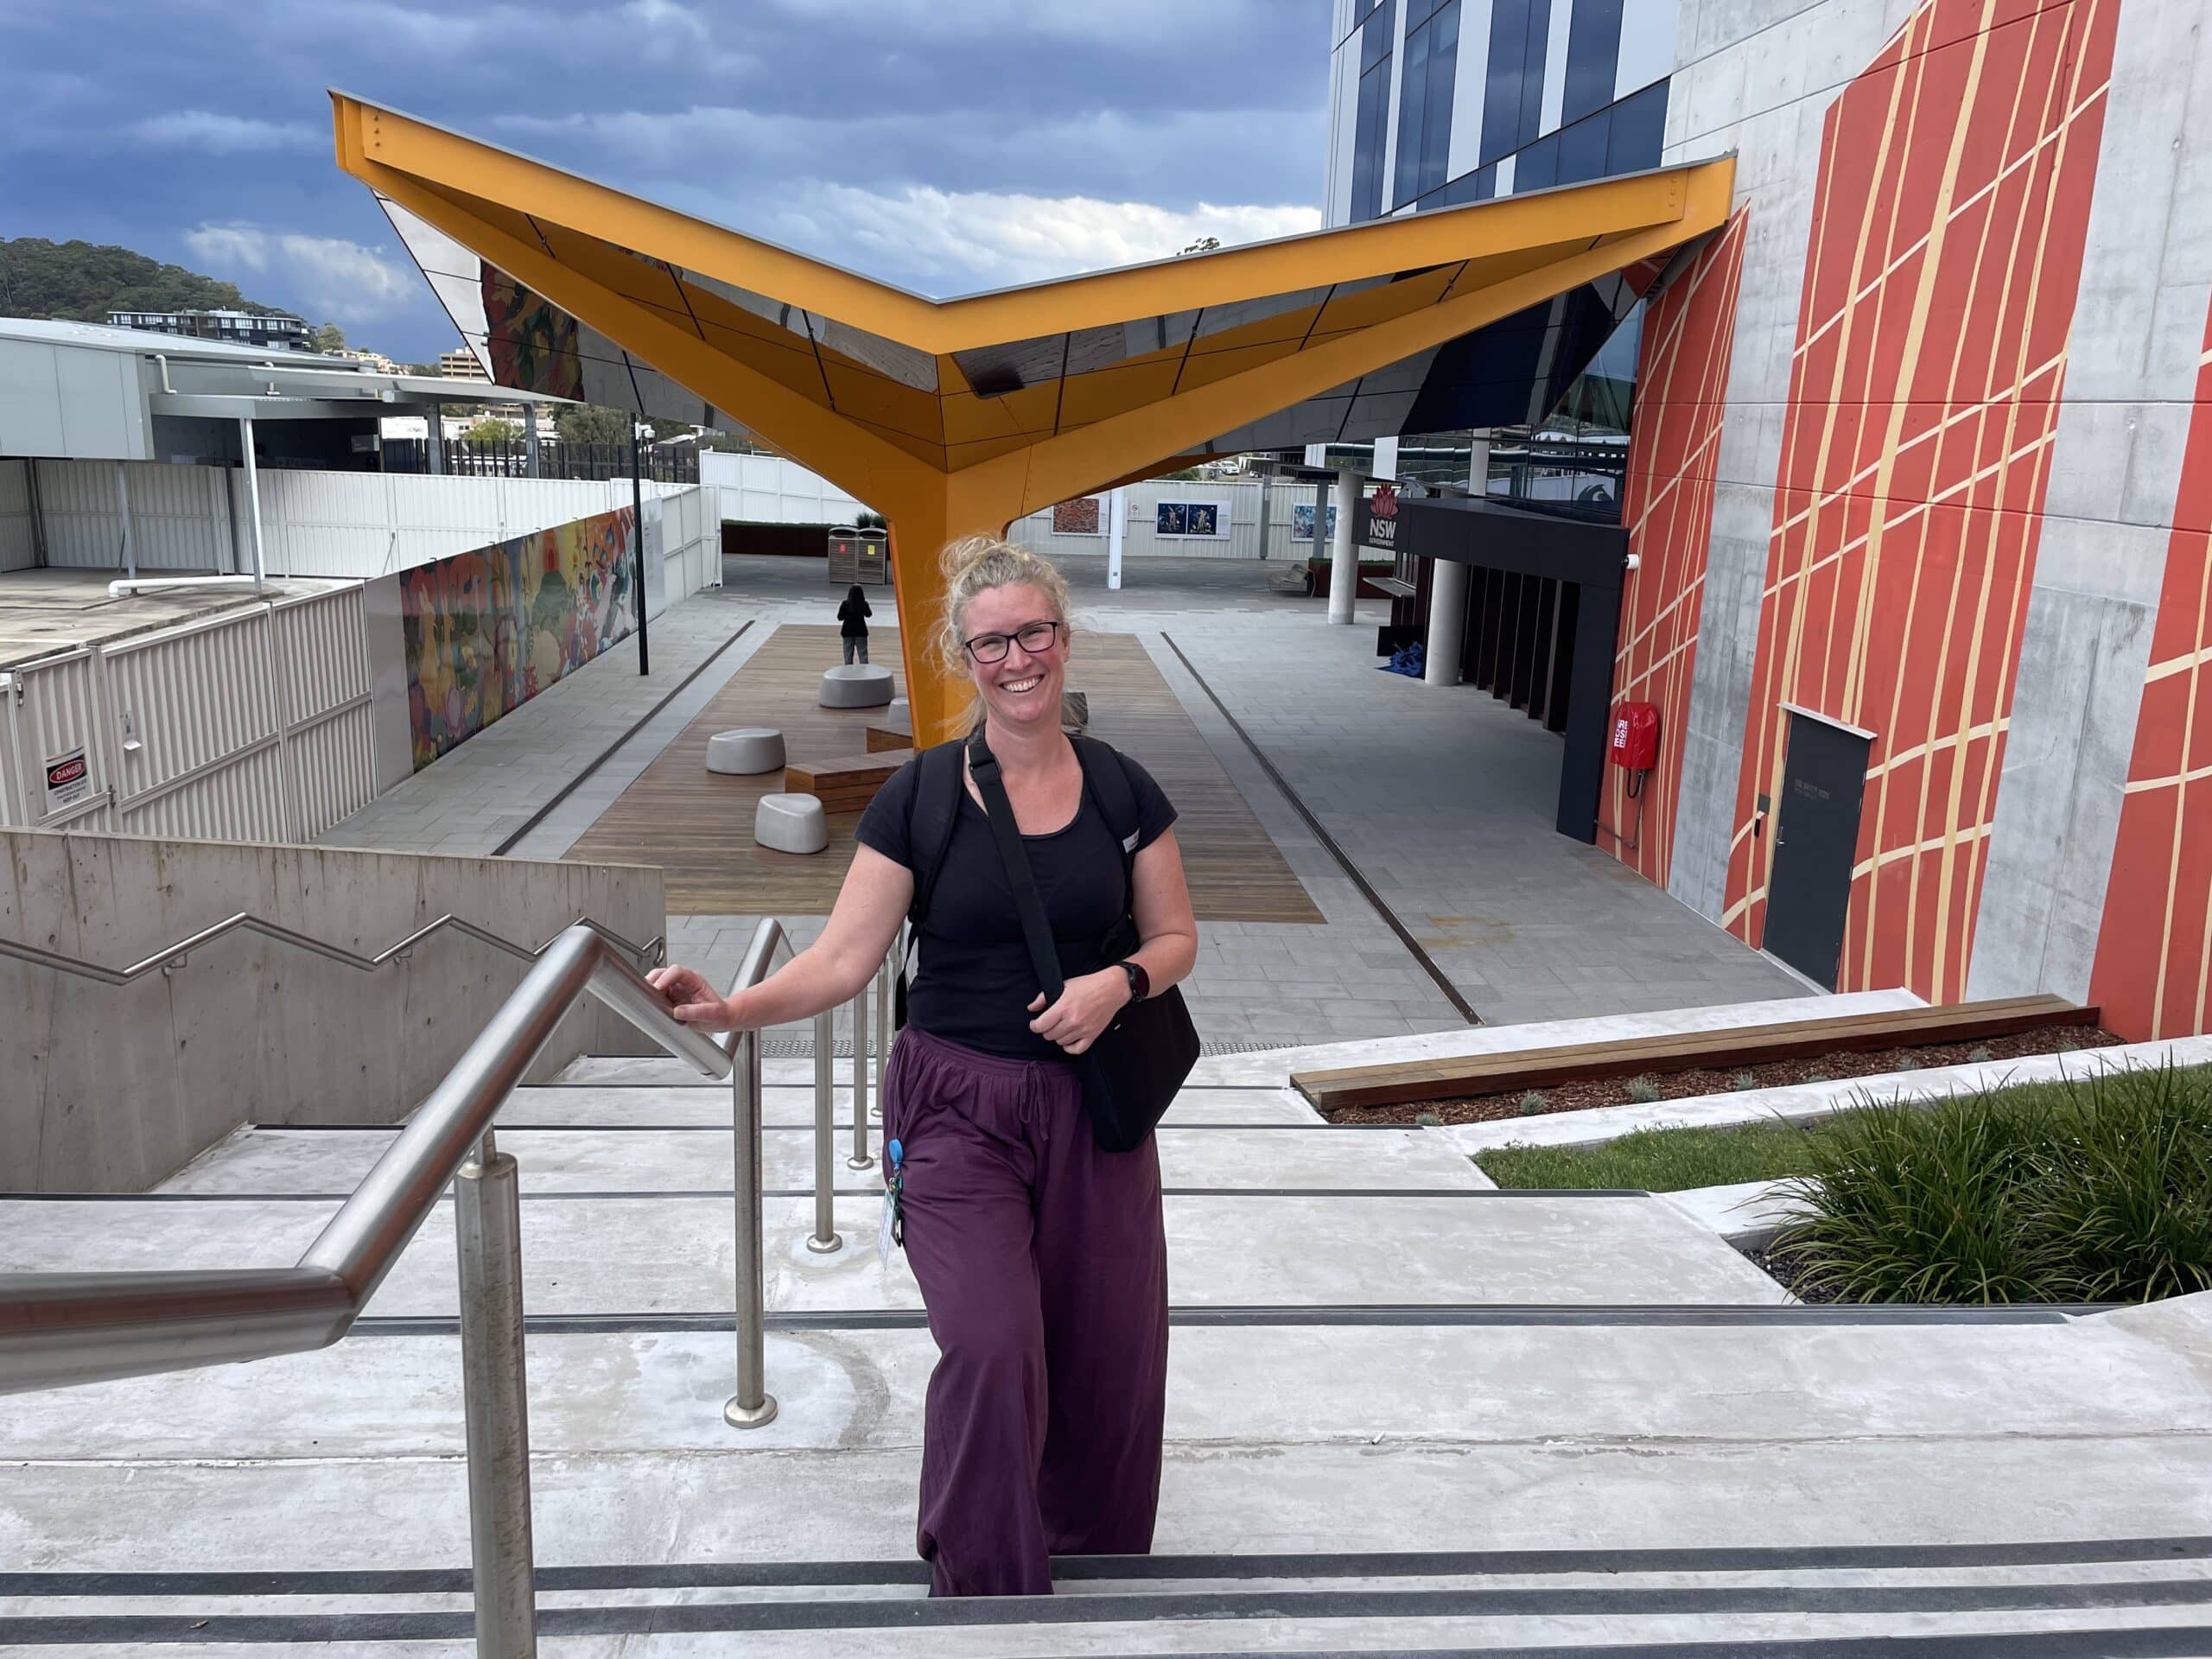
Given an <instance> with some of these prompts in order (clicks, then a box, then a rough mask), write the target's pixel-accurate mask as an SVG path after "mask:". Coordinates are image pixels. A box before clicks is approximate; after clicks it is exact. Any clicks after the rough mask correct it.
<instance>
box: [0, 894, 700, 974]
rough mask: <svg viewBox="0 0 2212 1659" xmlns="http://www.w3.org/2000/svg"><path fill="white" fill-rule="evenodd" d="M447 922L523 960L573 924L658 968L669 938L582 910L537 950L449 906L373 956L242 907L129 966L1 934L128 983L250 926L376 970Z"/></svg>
mask: <svg viewBox="0 0 2212 1659" xmlns="http://www.w3.org/2000/svg"><path fill="white" fill-rule="evenodd" d="M448 927H449V928H451V929H453V930H454V932H456V933H465V934H467V936H468V937H469V938H472V939H479V940H481V941H482V942H483V943H484V944H488V945H490V946H492V947H493V949H494V950H504V951H505V952H506V953H507V954H508V955H509V956H511V957H518V958H519V959H520V960H522V961H524V962H536V961H537V960H538V959H539V958H540V957H543V955H544V954H545V953H546V952H547V951H548V950H551V949H552V948H553V945H554V944H555V942H556V941H557V940H559V939H560V938H563V935H564V934H566V933H567V932H568V931H570V930H571V929H575V928H579V927H588V928H589V929H590V930H591V931H593V932H594V933H596V934H598V935H599V936H600V938H603V939H605V940H606V941H607V943H608V944H613V945H618V946H620V948H621V949H622V950H626V951H627V952H628V953H629V955H630V958H631V960H632V962H636V963H643V964H644V965H645V966H647V967H651V968H658V966H659V965H660V963H661V960H662V957H663V956H664V954H665V952H666V950H667V939H666V938H665V936H664V935H662V934H658V933H656V934H655V935H654V936H653V937H652V938H650V939H648V940H646V941H645V944H632V943H631V942H630V941H629V940H627V939H626V938H623V937H622V936H621V935H620V933H617V932H616V931H614V930H613V928H611V927H602V926H601V925H599V924H598V923H597V922H594V920H592V919H591V918H590V917H588V916H579V917H578V918H576V919H575V921H573V922H571V923H570V924H569V927H568V928H564V929H563V930H562V931H561V932H560V933H556V934H555V935H554V936H553V938H550V939H548V940H547V941H546V942H545V943H544V944H541V945H539V946H538V947H537V949H536V950H532V949H531V947H530V946H528V945H526V944H516V943H515V942H514V941H513V940H512V939H510V938H505V937H503V936H502V935H500V934H498V933H494V932H493V931H490V930H489V929H487V928H481V927H479V926H477V925H476V924H475V923H474V922H470V921H464V920H462V919H461V918H460V917H458V916H455V915H454V914H453V913H452V912H450V911H448V912H447V913H446V914H445V915H443V916H441V917H439V918H437V919H436V920H435V921H434V922H431V923H429V924H427V925H424V926H422V927H418V928H416V930H415V931H413V932H412V933H410V934H409V935H408V936H407V937H406V938H404V939H401V940H400V941H399V942H398V943H397V944H390V945H386V946H385V948H384V949H383V950H379V951H378V952H377V953H376V955H374V956H372V957H364V956H361V955H359V954H358V953H356V952H354V951H352V950H346V947H345V946H343V945H339V944H331V943H330V942H329V941H328V940H327V939H318V938H314V937H313V936H312V935H309V934H306V933H302V932H300V931H297V930H296V929H294V928H289V927H286V926H285V925H283V923H281V922H271V921H264V919H263V918H260V917H258V916H256V915H255V914H253V913H252V912H251V911H244V910H242V911H240V912H238V913H237V914H236V915H234V916H228V917H226V918H224V919H223V920H221V921H219V922H217V923H216V924H215V925H213V927H203V928H201V929H200V931H198V932H197V933H194V934H192V935H190V936H188V938H181V939H179V940H178V941H177V942H176V943H175V944H171V945H168V946H165V947H163V948H162V950H156V952H154V954H153V955H152V956H150V957H145V958H143V960H141V961H138V962H134V963H131V964H130V966H129V967H128V968H106V967H103V966H101V964H99V963H97V962H87V961H86V960H85V959H84V958H83V957H72V956H68V955H66V954H65V953H63V952H61V951H59V950H43V949H41V947H39V946H37V945H35V944H24V943H23V942H22V940H20V939H0V957H15V958H16V959H17V960H18V961H20V962H29V963H36V964H37V965H38V966H40V967H41V968H51V969H54V971H55V972H56V973H62V974H74V975H76V976H78V977H79V978H81V979H96V980H99V982H101V983H102V984H104V985H128V984H130V982H131V981H132V980H134V979H141V978H143V977H144V976H146V975H148V974H150V973H152V972H153V971H154V970H155V969H157V968H158V969H170V968H181V967H182V966H183V965H184V961H185V958H186V957H188V956H190V955H191V954H192V952H193V951H194V950H199V949H200V947H201V946H203V945H207V944H213V943H214V942H215V941H216V940H217V939H219V938H222V937H223V936H224V935H225V934H226V933H234V932H247V933H258V934H260V935H261V936H262V937H263V938H270V939H275V940H277V941H278V942H279V943H280V944H291V945H297V946H298V947H299V948H300V949H301V950H310V951H313V952H314V953H315V955H316V956H318V957H327V958H328V959H329V960H331V961H332V962H337V963H344V964H345V965H346V967H348V968H354V969H359V970H360V971H361V972H363V973H365V974H370V973H374V972H375V971H376V970H377V969H379V968H381V967H383V966H384V965H385V963H387V962H390V961H391V960H392V959H393V958H395V957H404V956H406V954H407V953H408V952H409V951H410V950H413V949H414V948H415V947H416V945H418V944H422V942H423V940H425V939H427V938H429V937H430V936H431V935H432V934H433V933H436V932H438V931H441V930H442V929H445V928H448Z"/></svg>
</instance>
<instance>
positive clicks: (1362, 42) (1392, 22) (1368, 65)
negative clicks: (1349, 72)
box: [1359, 0, 1398, 74]
mask: <svg viewBox="0 0 2212 1659" xmlns="http://www.w3.org/2000/svg"><path fill="white" fill-rule="evenodd" d="M1397 32H1398V3H1397V0H1384V3H1383V4H1382V5H1379V6H1377V7H1376V8H1375V10H1373V11H1370V12H1369V13H1368V14H1367V21H1366V22H1364V23H1363V24H1362V25H1361V26H1360V31H1359V72H1360V73H1361V74H1365V73H1367V72H1368V71H1369V70H1370V69H1372V68H1373V67H1375V66H1376V64H1378V63H1381V62H1383V61H1384V60H1386V59H1388V58H1389V55H1390V42H1391V41H1392V40H1393V39H1394V38H1395V35H1396V34H1397Z"/></svg>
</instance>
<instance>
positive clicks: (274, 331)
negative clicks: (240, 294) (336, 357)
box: [107, 311, 315, 352]
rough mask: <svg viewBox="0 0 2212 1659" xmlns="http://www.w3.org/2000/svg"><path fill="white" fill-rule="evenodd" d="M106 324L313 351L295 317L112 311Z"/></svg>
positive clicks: (237, 343) (309, 333) (302, 324)
mask: <svg viewBox="0 0 2212 1659" xmlns="http://www.w3.org/2000/svg"><path fill="white" fill-rule="evenodd" d="M107 320H108V324H109V326H110V327H116V328H141V329H145V330H148V331H149V332H150V333H153V334H181V335H183V336H184V337H185V338H186V339H188V340H221V341H222V342H223V343H224V344H226V345H229V346H277V347H280V348H282V349H283V350H286V351H294V352H308V351H313V350H314V349H315V346H314V343H313V340H312V331H311V330H310V329H309V328H308V326H307V324H306V323H305V322H304V321H302V320H301V319H300V318H298V317H288V316H284V315H276V314H272V315H262V314H260V313H258V312H253V311H111V312H109V313H108V314H107Z"/></svg>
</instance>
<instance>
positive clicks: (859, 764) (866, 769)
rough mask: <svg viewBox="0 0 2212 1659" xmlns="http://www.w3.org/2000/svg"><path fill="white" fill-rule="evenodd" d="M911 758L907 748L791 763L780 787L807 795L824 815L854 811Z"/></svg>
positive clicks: (787, 764) (911, 752)
mask: <svg viewBox="0 0 2212 1659" xmlns="http://www.w3.org/2000/svg"><path fill="white" fill-rule="evenodd" d="M913 758H914V752H913V750H912V749H911V748H905V749H886V750H882V751H880V752H879V753H874V754H843V755H838V756H836V757H835V758H834V759H831V760H791V761H787V762H786V763H785V766H784V787H785V789H786V790H788V791H791V792H793V793H795V794H802V795H811V796H813V797H815V798H817V800H819V801H820V802H821V803H822V807H823V810H824V811H826V812H857V811H859V810H861V808H862V807H864V806H866V805H867V804H868V803H869V802H870V801H872V800H874V798H875V792H876V791H878V790H880V789H881V788H882V787H883V786H884V785H886V784H887V783H889V782H890V781H891V774H892V773H893V772H896V771H898V770H899V767H901V766H905V765H906V763H907V762H908V761H909V760H912V759H913Z"/></svg>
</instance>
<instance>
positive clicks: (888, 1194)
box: [875, 1141, 906, 1267]
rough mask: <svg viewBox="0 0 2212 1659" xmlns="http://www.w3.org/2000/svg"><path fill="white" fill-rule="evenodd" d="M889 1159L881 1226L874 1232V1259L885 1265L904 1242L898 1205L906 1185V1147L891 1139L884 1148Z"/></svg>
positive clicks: (901, 1218) (904, 1237)
mask: <svg viewBox="0 0 2212 1659" xmlns="http://www.w3.org/2000/svg"><path fill="white" fill-rule="evenodd" d="M884 1151H885V1153H886V1154H888V1155H889V1157H890V1160H891V1179H890V1181H889V1182H888V1183H887V1185H885V1187H884V1189H883V1226H882V1228H881V1229H880V1230H879V1231H878V1233H877V1234H876V1239H875V1255H876V1259H877V1260H878V1261H879V1262H881V1263H882V1264H883V1265H884V1266H885V1267H889V1266H890V1265H891V1252H892V1250H893V1248H894V1247H899V1246H903V1245H904V1244H905V1243H906V1216H905V1214H904V1212H903V1211H902V1210H901V1208H900V1205H899V1198H900V1196H901V1195H902V1194H903V1193H904V1192H905V1191H906V1147H903V1146H901V1145H900V1144H899V1142H898V1141H892V1142H891V1143H890V1144H889V1145H888V1146H887V1147H885V1148H884Z"/></svg>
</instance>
